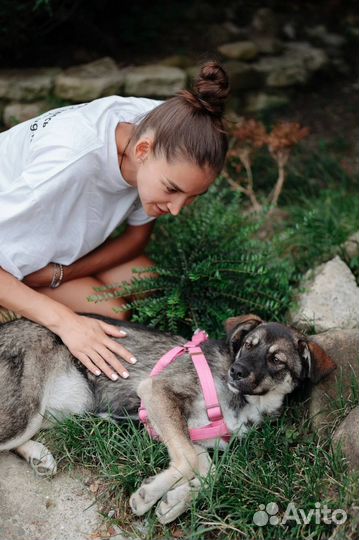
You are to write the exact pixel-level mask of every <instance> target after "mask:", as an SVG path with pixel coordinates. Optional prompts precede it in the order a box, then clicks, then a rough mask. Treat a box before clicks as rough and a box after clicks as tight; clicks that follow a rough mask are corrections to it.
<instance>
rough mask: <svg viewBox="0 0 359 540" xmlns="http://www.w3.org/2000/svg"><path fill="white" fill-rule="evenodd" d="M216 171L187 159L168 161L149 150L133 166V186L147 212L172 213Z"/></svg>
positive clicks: (154, 214)
mask: <svg viewBox="0 0 359 540" xmlns="http://www.w3.org/2000/svg"><path fill="white" fill-rule="evenodd" d="M215 178H216V175H215V173H214V171H212V170H211V169H209V168H208V167H204V168H200V167H199V166H198V165H195V164H194V163H192V162H189V161H174V162H173V163H172V162H171V163H169V162H168V161H167V160H166V159H165V158H164V157H155V156H153V154H152V153H149V154H148V155H147V157H145V158H144V159H143V161H141V162H140V164H139V166H138V169H137V189H138V192H139V196H140V199H141V202H142V205H143V207H144V210H145V212H146V214H147V215H149V216H151V217H159V216H162V215H164V214H172V215H173V216H176V215H177V214H179V213H180V211H181V210H182V208H183V207H184V206H188V205H189V204H191V203H193V201H194V200H195V199H196V197H198V196H199V195H203V194H204V193H206V191H207V190H208V188H209V186H210V185H211V184H212V183H213V182H214V180H215Z"/></svg>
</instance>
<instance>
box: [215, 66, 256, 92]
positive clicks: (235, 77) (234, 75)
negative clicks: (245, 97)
mask: <svg viewBox="0 0 359 540" xmlns="http://www.w3.org/2000/svg"><path fill="white" fill-rule="evenodd" d="M223 67H224V69H225V70H226V71H227V73H228V76H229V82H230V85H231V90H232V92H235V91H236V90H244V89H251V88H259V87H261V85H262V83H263V79H264V77H263V76H262V74H261V73H259V72H258V71H257V70H255V69H253V67H252V64H245V63H244V62H237V61H235V60H231V61H229V62H224V63H223Z"/></svg>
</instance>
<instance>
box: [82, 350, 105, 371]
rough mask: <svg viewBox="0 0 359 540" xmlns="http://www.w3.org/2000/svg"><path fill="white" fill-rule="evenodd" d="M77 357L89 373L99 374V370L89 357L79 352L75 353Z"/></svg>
mask: <svg viewBox="0 0 359 540" xmlns="http://www.w3.org/2000/svg"><path fill="white" fill-rule="evenodd" d="M77 359H78V360H80V362H81V364H83V365H84V366H85V367H86V368H87V369H88V370H89V371H91V373H93V374H94V375H101V370H100V369H99V368H98V367H97V366H96V365H95V364H94V363H93V362H91V360H90V359H89V357H88V356H87V355H86V354H84V353H79V354H78V355H77Z"/></svg>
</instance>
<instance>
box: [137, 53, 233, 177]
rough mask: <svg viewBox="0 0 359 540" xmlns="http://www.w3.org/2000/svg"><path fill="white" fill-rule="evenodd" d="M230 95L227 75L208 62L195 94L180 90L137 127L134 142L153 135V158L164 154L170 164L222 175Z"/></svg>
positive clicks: (213, 63) (204, 66)
mask: <svg viewBox="0 0 359 540" xmlns="http://www.w3.org/2000/svg"><path fill="white" fill-rule="evenodd" d="M228 94H229V83H228V76H227V74H226V72H225V71H224V69H223V68H222V67H221V66H220V65H219V64H217V63H216V62H207V63H206V64H204V65H203V66H202V68H201V70H200V72H199V75H198V77H197V79H196V80H195V81H194V84H193V88H192V90H181V91H180V92H178V94H177V95H176V96H175V97H173V98H170V99H168V100H167V101H165V102H164V103H162V104H161V105H159V106H158V107H156V108H155V109H153V110H152V111H151V112H150V113H148V114H147V115H146V116H145V117H144V118H143V120H142V121H141V122H140V123H139V124H138V125H137V127H136V130H135V133H134V140H135V141H137V140H138V139H139V138H140V136H141V135H143V134H144V133H145V132H146V131H153V133H154V144H153V147H152V151H153V153H154V155H158V154H163V155H164V156H165V158H166V159H167V161H169V162H171V161H172V162H173V161H174V160H177V159H185V160H190V161H192V162H193V163H195V164H196V165H198V166H199V167H201V168H202V167H205V166H207V167H210V168H211V169H213V170H214V171H215V172H216V174H219V172H220V171H221V170H222V168H223V165H224V160H225V157H226V153H227V149H228V138H227V134H226V130H225V127H224V123H223V114H224V105H225V100H226V98H227V97H228Z"/></svg>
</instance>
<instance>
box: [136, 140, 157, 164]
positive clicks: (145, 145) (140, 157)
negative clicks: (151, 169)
mask: <svg viewBox="0 0 359 540" xmlns="http://www.w3.org/2000/svg"><path fill="white" fill-rule="evenodd" d="M152 147H153V139H151V137H142V138H141V139H139V140H138V141H137V143H136V145H135V158H136V160H137V161H142V162H143V161H144V160H145V159H146V158H147V157H148V156H149V155H150V153H151V151H152Z"/></svg>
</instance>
